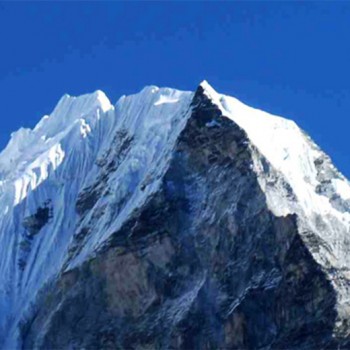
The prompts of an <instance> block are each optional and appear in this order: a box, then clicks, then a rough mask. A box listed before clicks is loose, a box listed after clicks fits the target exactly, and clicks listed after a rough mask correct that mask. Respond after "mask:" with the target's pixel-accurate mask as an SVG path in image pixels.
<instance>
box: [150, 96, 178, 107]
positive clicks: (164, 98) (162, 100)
mask: <svg viewBox="0 0 350 350" xmlns="http://www.w3.org/2000/svg"><path fill="white" fill-rule="evenodd" d="M176 102H179V99H177V98H169V97H168V96H164V95H160V97H159V99H158V101H156V102H154V105H155V106H159V105H162V104H164V103H176Z"/></svg>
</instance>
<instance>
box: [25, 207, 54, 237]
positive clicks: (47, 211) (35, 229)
mask: <svg viewBox="0 0 350 350" xmlns="http://www.w3.org/2000/svg"><path fill="white" fill-rule="evenodd" d="M52 215H53V214H52V208H51V207H50V202H47V203H45V204H44V205H43V206H42V207H39V208H38V209H37V211H36V212H35V213H34V214H33V215H30V216H27V217H26V218H24V220H23V222H22V225H23V227H24V228H25V229H26V231H27V233H28V235H29V236H34V235H36V234H38V233H39V232H40V230H41V229H42V228H43V227H44V226H45V225H46V224H47V223H48V222H49V219H50V218H51V217H52Z"/></svg>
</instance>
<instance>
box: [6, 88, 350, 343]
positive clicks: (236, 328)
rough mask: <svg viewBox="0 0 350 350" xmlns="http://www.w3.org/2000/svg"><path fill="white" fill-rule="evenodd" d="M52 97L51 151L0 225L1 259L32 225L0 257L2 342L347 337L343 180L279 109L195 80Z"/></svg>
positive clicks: (326, 340)
mask: <svg viewBox="0 0 350 350" xmlns="http://www.w3.org/2000/svg"><path fill="white" fill-rule="evenodd" d="M67 98H68V97H65V99H64V100H63V101H61V102H60V105H59V107H58V109H56V110H55V112H54V114H53V116H51V117H50V118H51V120H50V119H49V121H47V123H56V124H55V125H56V126H55V127H57V123H59V122H58V120H59V118H61V119H63V120H64V124H65V125H68V126H67V129H66V130H65V131H63V134H64V133H65V134H64V135H63V136H62V134H61V135H60V137H62V138H61V139H59V146H58V145H57V144H54V145H53V146H51V147H52V148H54V149H55V150H56V151H55V152H56V156H55V157H52V156H51V158H49V159H53V158H54V159H60V157H59V155H60V154H63V153H64V154H65V158H64V159H62V160H60V164H59V165H55V166H52V167H51V168H50V169H49V170H48V171H47V177H46V178H45V179H44V180H43V181H42V182H39V183H38V184H37V185H36V186H35V188H33V189H31V190H30V191H28V193H27V194H26V195H25V196H24V198H22V197H23V195H22V194H21V196H19V195H14V196H13V197H14V198H15V199H16V198H22V199H21V201H20V202H19V203H16V205H15V206H14V207H13V209H12V211H9V213H10V214H7V213H6V215H7V216H6V217H7V219H6V220H7V221H6V220H5V221H4V223H7V222H8V223H7V225H6V226H5V224H4V223H3V225H2V226H1V227H0V228H1V229H2V231H0V240H2V241H1V242H4V243H6V242H7V243H8V249H10V251H11V252H12V253H11V254H13V255H12V260H11V261H15V260H16V259H15V258H16V256H17V253H16V249H18V248H17V245H16V244H17V243H16V240H18V238H14V237H16V235H17V234H18V235H19V234H20V231H21V226H20V225H19V224H17V220H18V218H21V217H22V218H23V220H22V227H23V226H24V227H25V228H26V229H27V230H33V229H34V228H35V232H34V233H33V234H32V235H31V236H32V237H31V239H32V242H31V247H30V251H29V253H28V252H27V254H26V255H25V259H24V260H25V263H24V264H22V266H21V268H20V269H18V271H17V270H16V269H17V267H16V266H17V265H16V264H14V263H13V262H10V261H7V260H5V259H4V258H2V260H0V268H1V269H2V270H1V271H7V270H8V269H12V271H13V270H15V271H16V272H15V278H11V276H10V275H9V274H8V275H7V278H6V274H5V277H4V278H3V279H2V280H1V290H0V291H1V293H2V295H3V296H4V299H3V300H6V302H7V303H8V304H7V305H8V306H7V308H6V307H5V306H4V305H0V307H1V308H3V310H5V311H4V313H3V316H0V318H1V317H2V319H1V323H0V324H1V325H2V329H0V340H1V341H2V343H1V344H2V346H3V347H4V348H6V346H13V347H17V348H24V349H81V348H86V349H120V348H121V349H143V348H144V349H155V348H158V349H323V348H348V347H350V336H349V332H350V325H349V316H350V313H349V312H350V311H349V304H348V303H349V302H348V299H349V296H350V290H349V278H350V275H349V268H350V264H349V259H350V257H348V252H349V247H350V246H349V244H350V242H349V238H348V237H349V222H350V215H349V214H350V212H349V207H348V202H349V200H350V199H349V198H350V196H348V194H349V193H350V187H349V184H348V182H347V181H346V180H345V179H344V177H343V176H342V175H341V174H340V173H339V172H338V171H337V170H336V169H335V168H334V167H333V165H332V164H331V161H330V159H329V158H328V157H327V156H326V155H324V154H323V153H322V152H321V151H320V150H319V148H318V147H317V146H316V145H315V144H314V143H313V142H312V140H311V139H310V138H308V137H307V136H306V135H305V134H304V133H303V132H301V131H300V129H299V128H297V127H296V126H295V124H294V123H292V122H290V121H288V120H285V119H282V118H279V117H274V116H268V115H265V114H264V113H263V112H260V111H256V110H253V109H250V108H249V107H247V106H244V105H243V104H241V103H239V102H238V101H237V100H234V99H232V98H229V97H227V96H223V95H219V94H217V93H216V92H215V91H214V90H213V89H212V88H211V87H210V86H209V85H208V84H207V83H205V82H204V83H202V84H201V85H200V86H199V87H198V89H197V91H196V92H195V93H194V94H192V93H183V92H179V91H176V90H171V89H158V88H156V87H149V88H146V89H144V90H143V91H142V92H141V93H140V94H139V95H134V96H130V97H123V98H122V99H121V100H120V101H119V102H118V103H117V105H116V106H115V108H113V107H112V106H110V104H109V103H108V102H107V101H106V98H105V97H104V96H103V95H102V93H100V92H99V93H96V94H95V95H94V96H93V97H91V96H85V97H83V100H81V101H79V98H78V99H76V100H74V101H72V100H71V101H68V102H69V103H68V102H67ZM68 99H72V98H68ZM96 101H97V102H96ZM101 101H102V102H101ZM77 106H78V107H77ZM62 109H63V111H62ZM85 113H86V114H85ZM89 113H90V114H89ZM82 116H83V117H82ZM53 117H54V118H56V120H52V118H53ZM79 118H83V119H79ZM61 119H60V120H61ZM67 120H69V123H68V122H67ZM81 120H84V121H83V122H82V121H81ZM60 122H62V120H61V121H60ZM37 128H38V127H37ZM46 128H47V130H45V133H46V134H48V131H52V129H51V127H50V125H49V126H48V127H46ZM52 128H53V127H52ZM39 129H40V128H39ZM259 129H260V130H259ZM35 130H36V129H34V131H35ZM67 135H68V136H67ZM34 136H35V135H34ZM34 136H33V137H34ZM39 136H41V135H40V134H39ZM50 137H56V138H57V135H56V136H50ZM265 138H268V139H267V140H266V139H265ZM290 138H293V140H291V139H290ZM293 142H294V143H295V147H292V148H291V145H293ZM10 146H11V145H10ZM12 147H13V145H12ZM276 147H279V148H278V149H277V148H276ZM52 148H51V149H52ZM57 150H60V151H59V152H58V155H57ZM5 152H10V151H9V149H7V150H5ZM45 152H46V153H49V152H47V151H45V150H43V149H40V154H46V153H45ZM81 152H85V153H81ZM41 157H42V156H41ZM33 159H34V161H35V160H36V159H37V156H35V157H33ZM1 160H2V158H1V155H0V166H1ZM55 164H56V163H55ZM27 169H28V168H27ZM5 170H6V167H4V170H3V172H4V173H6V171H5ZM27 173H28V171H27ZM29 173H30V172H29ZM34 173H35V172H34ZM7 176H8V177H9V175H7ZM15 181H17V183H18V181H19V180H18V179H17V180H15ZM5 186H9V185H7V183H6V182H5V183H4V185H3V187H4V188H5V190H3V196H5V195H6V196H8V197H10V191H9V190H8V189H7V188H6V187H5ZM15 189H16V187H15ZM6 191H7V192H6ZM4 198H5V197H4ZM6 198H7V197H6ZM44 198H50V206H52V211H53V213H54V215H52V218H51V219H50V220H48V216H45V218H46V219H47V220H44V221H42V220H39V221H40V222H38V220H37V219H38V218H39V217H40V218H43V215H42V214H44V213H43V211H42V210H43V208H41V207H40V206H38V207H37V208H38V209H37V211H36V214H31V215H27V214H26V211H28V209H27V206H29V207H30V206H33V207H35V206H36V205H37V203H42V200H43V199H44ZM39 199H40V200H41V202H40V201H39ZM8 210H9V209H8ZM31 212H34V211H33V210H32V211H31ZM45 213H46V212H45ZM47 214H49V212H47ZM39 224H40V225H39ZM39 226H40V227H39ZM10 229H11V230H12V231H11V232H10ZM50 235H51V237H50ZM48 262H52V265H50V267H48V266H47V264H48ZM10 286H14V288H17V289H16V290H15V291H13V292H9V291H8V288H9V287H10ZM14 296H16V297H17V299H13V298H14Z"/></svg>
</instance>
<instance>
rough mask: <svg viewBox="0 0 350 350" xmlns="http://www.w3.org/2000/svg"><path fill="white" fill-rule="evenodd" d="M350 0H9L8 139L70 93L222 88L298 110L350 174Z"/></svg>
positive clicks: (282, 109)
mask: <svg viewBox="0 0 350 350" xmlns="http://www.w3.org/2000/svg"><path fill="white" fill-rule="evenodd" d="M349 37H350V2H276V1H275V2H263V1H261V2H198V1H193V2H56V3H52V2H33V3H30V2H17V3H11V2H2V3H0V44H1V50H0V96H1V97H0V108H1V118H0V148H3V147H4V145H5V144H6V142H7V141H8V138H9V135H10V133H11V132H12V131H14V130H16V129H18V128H19V127H20V126H25V127H33V126H34V125H35V123H36V122H37V121H38V120H39V119H40V118H41V116H42V115H44V114H48V113H50V112H51V111H52V109H53V108H54V106H55V104H56V103H57V101H58V99H59V98H60V97H61V96H62V95H63V94H64V93H69V94H71V95H79V94H82V93H86V92H91V91H94V90H96V89H102V90H104V91H105V92H106V93H107V95H108V96H109V97H110V99H111V100H112V101H113V102H115V101H116V100H117V99H118V97H119V96H120V95H122V94H129V93H134V92H137V91H139V90H140V89H141V88H142V87H143V86H145V85H151V84H154V85H158V86H170V87H176V88H179V89H186V90H194V89H195V88H196V86H197V85H198V83H199V82H200V81H201V80H203V79H207V80H208V81H209V83H210V84H211V85H212V86H213V87H214V88H215V89H217V90H218V91H220V92H222V93H226V94H230V95H233V96H235V97H237V98H239V99H241V100H242V101H243V102H245V103H247V104H249V105H252V106H254V107H258V108H261V109H264V110H266V111H268V112H272V113H275V114H279V115H283V116H285V117H288V118H291V119H294V120H295V121H296V122H297V123H298V124H299V125H300V126H301V127H302V128H304V129H305V130H306V131H307V132H308V133H309V134H310V135H311V136H312V137H313V138H314V140H315V141H316V142H317V143H318V144H319V145H320V146H321V147H322V148H323V149H324V150H325V151H326V152H327V153H328V154H329V155H330V156H331V157H332V159H333V161H334V162H335V164H336V165H337V166H338V168H340V170H341V171H342V172H343V173H344V174H345V175H347V176H348V177H349V176H350V163H349V136H348V135H349V126H350V88H349V84H350V70H349V63H350V40H349Z"/></svg>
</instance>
